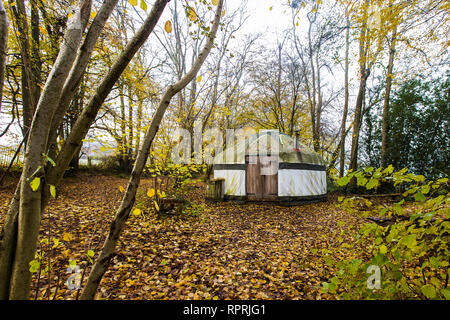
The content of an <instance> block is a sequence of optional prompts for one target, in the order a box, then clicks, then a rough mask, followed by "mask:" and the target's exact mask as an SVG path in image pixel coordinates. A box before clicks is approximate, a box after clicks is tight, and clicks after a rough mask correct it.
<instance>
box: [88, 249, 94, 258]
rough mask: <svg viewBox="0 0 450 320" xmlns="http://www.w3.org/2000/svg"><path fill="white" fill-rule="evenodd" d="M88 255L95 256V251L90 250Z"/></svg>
mask: <svg viewBox="0 0 450 320" xmlns="http://www.w3.org/2000/svg"><path fill="white" fill-rule="evenodd" d="M87 256H88V257H90V258H92V257H93V256H94V251H92V250H88V252H87Z"/></svg>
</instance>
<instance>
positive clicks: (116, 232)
mask: <svg viewBox="0 0 450 320" xmlns="http://www.w3.org/2000/svg"><path fill="white" fill-rule="evenodd" d="M222 6H223V0H219V3H218V5H217V11H216V14H215V18H214V24H213V26H212V29H211V33H210V35H209V39H208V41H207V43H206V44H205V47H204V48H203V50H202V52H201V53H200V55H199V56H198V58H197V60H196V61H195V63H194V64H193V66H192V69H191V70H190V71H189V72H188V73H187V74H186V75H185V76H184V77H182V78H181V80H179V81H178V82H177V83H175V84H174V85H171V86H169V87H168V88H167V90H166V91H165V93H164V95H163V96H162V98H161V101H160V103H159V105H158V108H157V109H156V111H155V114H154V115H153V118H152V121H151V123H150V126H149V128H148V130H147V132H146V134H145V137H144V140H143V142H142V147H141V148H140V150H139V153H138V156H137V158H136V161H135V164H134V167H133V171H132V173H131V178H130V180H129V182H128V187H127V191H126V193H125V195H124V197H123V199H122V203H121V205H120V208H119V209H118V210H117V212H116V216H115V218H114V221H113V222H112V223H111V227H110V231H109V234H108V237H107V238H106V240H105V242H104V245H103V248H102V251H101V253H100V256H99V257H98V258H97V259H96V261H95V263H94V266H93V267H92V270H91V272H90V274H89V278H88V280H87V284H86V286H85V288H84V289H83V292H82V294H81V299H84V300H86V299H93V298H94V297H95V292H96V291H97V288H98V286H99V284H100V281H101V279H102V277H103V275H104V273H105V272H106V269H107V267H108V265H109V262H110V260H111V258H112V257H113V254H114V250H115V247H116V244H117V241H118V239H119V237H120V234H121V232H122V230H123V228H124V226H125V222H126V220H127V219H128V216H129V214H130V212H131V209H132V207H133V205H134V202H135V199H136V192H137V189H138V187H139V182H140V178H141V174H142V170H143V169H144V167H145V163H146V162H147V159H148V156H149V153H150V147H151V145H152V142H153V139H154V137H155V135H156V133H157V131H158V128H159V125H160V123H161V120H162V118H163V117H164V113H165V111H166V109H167V107H168V106H169V104H170V100H171V99H172V97H173V96H174V95H176V94H177V93H178V92H179V91H180V90H182V89H183V88H184V87H185V86H186V85H187V84H188V83H189V82H190V81H192V80H193V79H194V77H195V75H196V74H197V72H198V71H199V69H200V67H201V66H202V64H203V62H204V61H205V59H206V57H207V56H208V54H209V52H210V51H211V48H212V46H213V44H214V38H215V35H216V33H217V29H218V27H219V22H220V17H221V12H222Z"/></svg>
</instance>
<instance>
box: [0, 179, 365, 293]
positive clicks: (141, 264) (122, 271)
mask: <svg viewBox="0 0 450 320" xmlns="http://www.w3.org/2000/svg"><path fill="white" fill-rule="evenodd" d="M151 183H152V182H151V180H150V179H143V180H142V181H141V187H140V191H139V192H138V198H137V199H138V200H137V205H138V207H141V208H143V213H144V215H143V216H135V215H130V218H129V220H128V223H127V227H126V229H125V231H124V232H123V234H122V236H121V239H120V243H119V245H118V247H117V248H116V255H115V257H114V258H113V260H112V262H111V264H110V267H109V269H108V271H107V273H106V274H105V276H104V278H103V280H102V282H101V284H100V288H99V291H98V294H97V299H333V298H335V297H333V296H331V295H329V294H327V293H321V292H320V287H321V283H322V282H323V281H329V279H330V278H332V277H333V276H334V272H335V270H332V269H331V268H330V267H328V266H327V265H326V263H325V262H324V257H326V256H332V257H334V258H335V259H341V258H344V257H345V258H352V257H355V258H357V257H359V258H361V257H362V255H363V254H364V252H367V251H366V250H365V249H364V248H355V247H354V242H355V241H354V240H355V239H354V236H355V235H356V233H357V230H358V228H359V226H360V224H361V223H362V220H361V219H360V218H358V217H356V216H354V215H351V214H349V213H347V212H345V211H344V210H341V209H339V208H338V207H337V206H336V205H337V200H336V199H335V197H333V196H330V197H329V200H328V201H327V202H320V203H314V204H304V205H297V206H290V207H286V206H280V205H277V204H270V203H265V204H255V203H246V204H242V203H235V202H220V203H209V202H205V198H204V196H205V184H204V183H203V182H200V181H195V182H193V183H192V184H191V185H190V186H189V187H188V190H187V191H188V192H187V197H188V198H189V201H190V202H191V205H190V206H189V207H187V208H186V209H185V213H184V214H181V215H178V216H170V217H164V218H161V217H158V215H157V214H156V213H155V212H154V210H147V209H145V204H146V201H148V199H147V200H146V199H145V198H146V195H145V194H146V190H147V189H148V188H149V187H151ZM126 185H127V179H124V178H120V177H117V176H111V175H101V174H97V173H88V172H80V173H79V174H78V175H77V176H76V177H70V178H66V179H65V181H64V183H63V186H62V187H61V189H60V190H58V196H57V199H52V200H51V201H50V203H49V206H48V208H47V210H46V212H45V213H44V215H43V220H42V224H41V225H42V229H41V234H40V245H39V250H38V253H40V254H43V256H42V258H38V260H39V259H40V260H41V268H40V271H39V270H38V271H36V272H35V273H34V275H33V290H32V298H35V297H36V295H37V298H38V299H54V298H56V299H76V298H77V295H78V294H79V290H70V289H69V288H68V286H67V284H66V281H67V280H68V278H69V277H71V274H70V273H68V266H69V261H70V260H76V264H77V265H78V266H79V267H80V269H81V275H83V270H87V272H89V270H90V265H91V262H90V261H89V260H91V259H90V257H88V255H87V253H88V251H89V250H92V251H93V252H94V254H95V256H94V259H95V257H97V255H98V253H99V252H100V250H101V247H102V244H103V241H104V238H105V237H106V234H107V232H108V230H109V224H110V222H111V220H112V219H113V217H114V213H115V210H116V209H117V207H118V205H119V203H120V200H121V196H122V195H123V194H122V193H121V191H120V190H119V189H121V188H120V186H122V187H124V188H125V187H126ZM14 187H15V180H13V179H12V180H9V181H8V182H7V183H6V184H4V186H2V187H0V226H3V223H4V220H5V214H6V211H7V207H8V203H9V201H10V199H11V197H12V194H13V191H14ZM49 222H50V223H49ZM90 253H92V252H90ZM49 264H50V274H49V273H48V272H45V269H46V267H47V266H48V265H49ZM69 270H70V269H69ZM87 272H86V274H85V275H83V283H84V282H85V280H86V278H87ZM39 273H40V276H39ZM38 278H39V281H37V279H38ZM55 291H56V292H55Z"/></svg>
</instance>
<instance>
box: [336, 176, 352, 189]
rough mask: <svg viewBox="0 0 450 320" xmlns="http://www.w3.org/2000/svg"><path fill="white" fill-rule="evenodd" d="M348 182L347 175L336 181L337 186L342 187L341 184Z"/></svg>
mask: <svg viewBox="0 0 450 320" xmlns="http://www.w3.org/2000/svg"><path fill="white" fill-rule="evenodd" d="M349 182H350V178H349V177H347V176H344V177H342V178H340V179H339V180H338V181H337V184H338V185H339V186H341V187H343V186H345V185H347V184H348V183H349Z"/></svg>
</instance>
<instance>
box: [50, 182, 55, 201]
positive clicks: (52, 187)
mask: <svg viewBox="0 0 450 320" xmlns="http://www.w3.org/2000/svg"><path fill="white" fill-rule="evenodd" d="M50 194H51V195H52V197H53V198H55V199H56V187H55V186H54V185H50Z"/></svg>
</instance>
